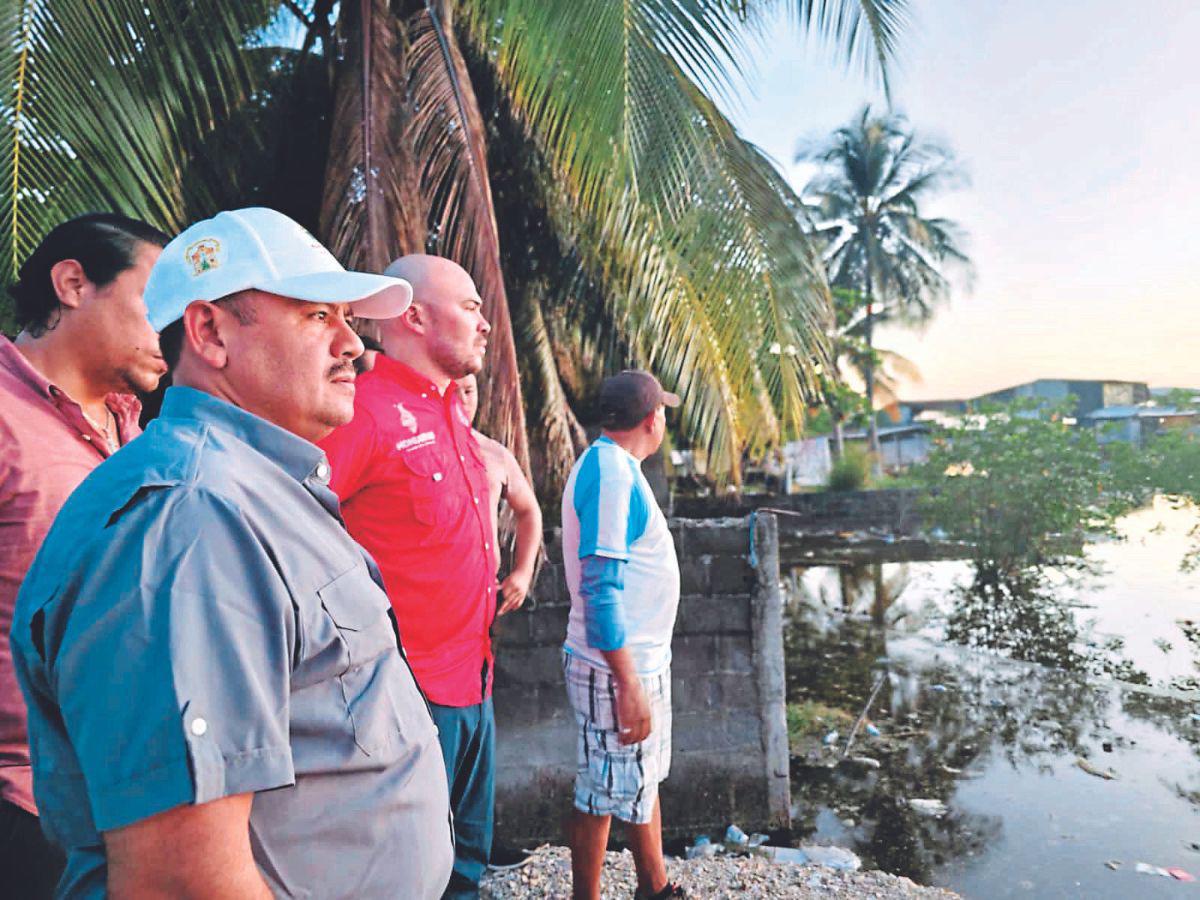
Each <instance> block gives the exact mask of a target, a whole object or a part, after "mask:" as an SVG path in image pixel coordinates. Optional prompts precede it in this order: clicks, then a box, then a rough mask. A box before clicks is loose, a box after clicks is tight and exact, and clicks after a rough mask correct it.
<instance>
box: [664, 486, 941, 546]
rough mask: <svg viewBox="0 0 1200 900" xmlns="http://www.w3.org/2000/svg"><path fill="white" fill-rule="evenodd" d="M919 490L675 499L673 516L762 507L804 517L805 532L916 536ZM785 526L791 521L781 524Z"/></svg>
mask: <svg viewBox="0 0 1200 900" xmlns="http://www.w3.org/2000/svg"><path fill="white" fill-rule="evenodd" d="M920 497H921V491H919V490H915V489H912V488H902V489H892V490H879V491H817V492H813V493H807V494H787V495H781V496H767V495H761V494H752V495H747V496H739V495H731V496H729V497H677V498H676V499H675V501H674V503H675V505H674V513H675V515H677V516H686V517H689V518H696V519H706V518H712V517H722V516H745V515H749V514H750V513H751V512H752V511H754V510H755V509H758V508H760V507H770V508H772V509H781V510H787V511H788V512H792V513H796V514H797V515H799V516H801V517H802V520H803V527H804V530H805V531H808V532H818V531H870V530H879V531H886V532H889V533H891V534H897V535H910V534H915V533H917V531H919V530H920V528H921V521H920V514H919V501H920ZM781 524H783V525H785V526H787V525H788V524H789V523H787V522H782V523H781Z"/></svg>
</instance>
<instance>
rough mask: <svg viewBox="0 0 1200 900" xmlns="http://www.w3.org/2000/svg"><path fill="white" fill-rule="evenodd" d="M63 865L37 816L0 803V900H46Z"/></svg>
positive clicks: (57, 850) (63, 861)
mask: <svg viewBox="0 0 1200 900" xmlns="http://www.w3.org/2000/svg"><path fill="white" fill-rule="evenodd" d="M65 864H66V857H65V856H63V852H62V851H61V850H59V849H58V847H57V846H55V845H54V844H52V843H50V841H49V840H47V839H46V836H45V835H44V834H42V827H41V823H39V822H38V819H37V816H35V815H32V814H31V813H27V812H25V810H23V809H21V807H19V806H17V805H16V804H13V803H9V802H8V801H7V800H0V897H21V898H23V900H43V898H44V900H50V898H51V897H52V896H53V895H54V885H55V883H56V882H57V881H58V877H59V876H60V875H61V874H62V870H63V866H64V865H65Z"/></svg>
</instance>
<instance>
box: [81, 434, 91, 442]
mask: <svg viewBox="0 0 1200 900" xmlns="http://www.w3.org/2000/svg"><path fill="white" fill-rule="evenodd" d="M80 437H81V438H83V439H84V440H85V441H90V440H91V439H92V436H91V435H90V434H81V435H80Z"/></svg>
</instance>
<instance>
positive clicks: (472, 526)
mask: <svg viewBox="0 0 1200 900" xmlns="http://www.w3.org/2000/svg"><path fill="white" fill-rule="evenodd" d="M321 448H322V449H323V450H324V451H325V453H326V455H327V456H328V457H329V465H330V467H331V469H332V470H333V471H332V476H331V480H330V487H332V488H333V490H334V492H335V493H336V494H337V495H338V497H339V498H340V499H341V502H342V515H343V517H344V518H345V520H346V528H347V530H349V532H350V534H351V536H352V537H353V538H354V539H355V540H356V541H358V542H359V543H360V544H362V545H363V547H365V548H366V549H367V551H368V552H369V553H370V554H371V555H372V556H373V557H375V561H376V562H377V563H378V564H379V568H380V571H381V572H382V573H383V581H384V586H385V587H386V588H387V592H388V597H389V598H390V599H391V601H392V607H393V608H394V609H395V610H396V619H397V620H398V621H399V623H400V636H401V638H402V640H403V642H404V649H405V652H406V653H407V654H408V660H409V663H410V664H411V665H412V668H413V672H414V673H416V676H417V682H418V683H419V684H420V685H421V689H422V690H424V691H425V694H426V696H427V697H428V698H429V699H430V700H431V701H432V702H434V703H437V704H440V705H441V706H472V705H474V704H476V703H482V702H483V701H484V699H486V698H487V697H488V696H489V695H490V694H491V681H492V644H491V637H490V635H489V632H488V629H489V628H491V625H492V620H493V619H495V617H496V578H495V569H494V567H493V565H492V559H493V556H492V540H493V538H492V523H491V517H490V514H489V512H488V481H487V470H486V468H485V466H484V462H483V457H482V455H481V454H480V451H479V448H478V446H477V444H476V442H475V439H474V438H473V437H472V436H471V427H470V424H469V423H468V422H467V416H466V413H465V412H464V410H463V406H462V401H461V400H460V399H459V396H458V387H457V386H456V385H455V384H454V383H453V382H452V383H451V384H450V387H449V388H448V389H447V391H446V393H445V395H442V394H440V393H439V392H438V389H437V386H436V385H435V384H433V382H432V381H430V380H429V379H428V378H426V377H425V376H424V375H421V374H420V373H418V372H416V371H414V370H413V369H411V368H409V367H408V366H406V365H404V364H403V363H399V362H396V361H395V360H394V359H389V358H388V357H386V356H384V355H382V354H380V355H378V356H376V358H375V368H374V369H372V370H371V371H370V372H367V373H365V374H364V375H361V376H360V377H359V379H358V389H357V391H356V394H355V400H354V420H353V421H352V422H350V423H349V424H348V425H344V426H342V427H341V428H339V429H337V430H336V431H334V432H333V434H331V435H330V436H329V437H327V438H326V439H325V440H324V441H322V442H321Z"/></svg>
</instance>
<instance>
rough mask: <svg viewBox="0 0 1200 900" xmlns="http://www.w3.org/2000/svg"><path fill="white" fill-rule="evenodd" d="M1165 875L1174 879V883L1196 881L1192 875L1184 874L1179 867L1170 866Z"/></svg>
mask: <svg viewBox="0 0 1200 900" xmlns="http://www.w3.org/2000/svg"><path fill="white" fill-rule="evenodd" d="M1167 874H1168V875H1170V876H1171V877H1172V878H1174V879H1175V880H1176V881H1195V880H1196V878H1195V876H1194V875H1192V874H1191V873H1189V872H1185V871H1184V870H1183V869H1181V868H1179V866H1171V867H1170V868H1169V869H1167Z"/></svg>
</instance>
